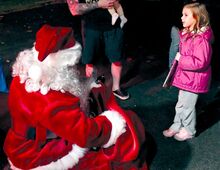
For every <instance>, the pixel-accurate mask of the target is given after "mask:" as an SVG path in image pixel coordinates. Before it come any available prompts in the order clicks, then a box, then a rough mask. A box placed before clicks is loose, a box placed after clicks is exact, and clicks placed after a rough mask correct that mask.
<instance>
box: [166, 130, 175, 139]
mask: <svg viewBox="0 0 220 170" xmlns="http://www.w3.org/2000/svg"><path fill="white" fill-rule="evenodd" d="M177 133H178V132H176V131H174V130H172V129H167V130H164V131H163V136H165V137H167V138H170V137H173V136H174V135H176V134H177Z"/></svg>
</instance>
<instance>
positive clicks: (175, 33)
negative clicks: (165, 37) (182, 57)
mask: <svg viewBox="0 0 220 170" xmlns="http://www.w3.org/2000/svg"><path fill="white" fill-rule="evenodd" d="M170 35H171V44H170V49H169V68H170V67H171V65H172V63H173V60H174V58H175V56H176V54H177V52H178V51H179V41H180V38H179V29H178V28H177V27H176V26H172V28H171V33H170Z"/></svg>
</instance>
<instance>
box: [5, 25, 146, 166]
mask: <svg viewBox="0 0 220 170" xmlns="http://www.w3.org/2000/svg"><path fill="white" fill-rule="evenodd" d="M80 56H81V46H80V44H79V43H77V42H76V41H75V40H74V37H73V30H72V29H71V28H69V27H52V26H49V25H44V26H43V27H41V29H40V30H39V31H38V32H37V34H36V41H35V43H34V46H33V48H32V49H27V50H24V51H22V52H20V53H19V55H18V57H17V58H16V61H15V63H14V65H13V72H12V76H13V80H12V83H11V86H10V91H9V97H8V103H9V110H10V114H11V120H12V121H11V122H12V124H11V128H10V130H9V131H8V134H7V137H6V139H5V143H4V151H5V153H6V155H7V157H8V160H9V163H10V166H11V169H32V170H33V169H34V170H38V169H39V170H41V169H43V170H67V169H80V170H83V169H85V170H89V169H96V170H99V169H102V170H104V169H105V170H110V169H117V170H118V169H122V170H129V169H132V170H133V169H147V165H146V162H145V159H144V154H142V153H141V151H143V149H141V147H142V146H143V145H144V143H145V135H144V134H145V133H144V127H143V125H142V123H141V121H140V120H139V118H138V117H137V116H136V114H135V113H133V112H131V111H125V110H123V109H121V108H120V107H119V106H118V104H117V103H116V101H115V98H114V97H113V95H109V96H108V97H105V99H104V98H102V100H103V101H102V105H103V106H104V108H105V111H103V112H102V113H100V114H99V115H98V116H96V117H91V116H88V114H89V111H88V109H86V108H88V105H87V101H88V96H89V93H90V92H91V88H93V89H94V88H96V89H102V90H101V91H100V93H101V94H102V93H105V90H104V91H103V89H105V88H104V87H103V86H101V85H100V84H96V83H94V81H91V80H87V81H82V80H81V77H80V73H79V71H77V69H76V67H75V66H76V64H77V63H78V62H79V59H80ZM100 86H101V87H100ZM99 100H100V99H99ZM104 100H105V101H104ZM97 107H98V105H97ZM86 111H88V113H86ZM97 114H98V113H97ZM94 148H95V149H94Z"/></svg>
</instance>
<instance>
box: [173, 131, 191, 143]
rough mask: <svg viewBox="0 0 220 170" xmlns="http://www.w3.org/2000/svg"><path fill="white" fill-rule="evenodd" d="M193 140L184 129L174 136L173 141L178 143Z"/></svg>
mask: <svg viewBox="0 0 220 170" xmlns="http://www.w3.org/2000/svg"><path fill="white" fill-rule="evenodd" d="M191 138H193V135H191V134H190V133H189V132H187V130H186V129H185V128H181V129H180V131H179V133H177V134H175V135H174V139H176V140H178V141H185V140H187V139H191Z"/></svg>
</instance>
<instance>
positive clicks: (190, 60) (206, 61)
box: [179, 36, 212, 71]
mask: <svg viewBox="0 0 220 170" xmlns="http://www.w3.org/2000/svg"><path fill="white" fill-rule="evenodd" d="M193 46H194V49H193V52H192V54H191V55H186V54H182V53H181V54H180V55H181V57H180V59H179V67H180V68H182V69H183V70H190V71H202V70H205V69H207V68H208V67H209V65H210V61H211V54H212V48H211V44H210V42H209V41H208V40H207V39H205V38H204V37H201V36H198V37H197V38H195V39H194V44H193Z"/></svg>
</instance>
